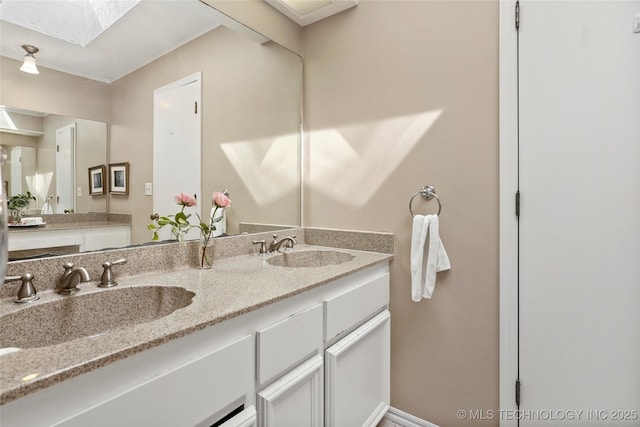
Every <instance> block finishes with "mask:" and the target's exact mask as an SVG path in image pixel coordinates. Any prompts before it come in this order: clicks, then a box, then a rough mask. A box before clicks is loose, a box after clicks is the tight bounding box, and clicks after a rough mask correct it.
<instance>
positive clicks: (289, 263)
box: [267, 250, 354, 268]
mask: <svg viewBox="0 0 640 427" xmlns="http://www.w3.org/2000/svg"><path fill="white" fill-rule="evenodd" d="M353 258H354V255H351V254H348V253H346V252H339V251H317V250H314V251H302V252H284V253H281V254H278V255H274V256H272V257H271V258H269V259H267V263H269V264H271V265H276V266H278V267H290V268H309V267H324V266H327V265H336V264H342V263H344V262H348V261H351V260H352V259H353Z"/></svg>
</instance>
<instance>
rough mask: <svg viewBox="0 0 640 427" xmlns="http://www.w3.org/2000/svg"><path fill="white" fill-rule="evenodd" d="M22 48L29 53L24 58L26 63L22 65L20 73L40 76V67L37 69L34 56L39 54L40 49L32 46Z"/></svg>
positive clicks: (27, 45)
mask: <svg viewBox="0 0 640 427" xmlns="http://www.w3.org/2000/svg"><path fill="white" fill-rule="evenodd" d="M22 48H23V49H24V50H26V51H27V54H26V55H25V56H24V62H23V63H22V67H20V71H24V72H25V73H29V74H40V72H39V71H38V67H36V58H35V56H33V54H34V53H37V52H38V51H39V50H40V49H38V48H37V47H35V46H31V45H30V44H23V45H22Z"/></svg>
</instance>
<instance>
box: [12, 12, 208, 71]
mask: <svg viewBox="0 0 640 427" xmlns="http://www.w3.org/2000/svg"><path fill="white" fill-rule="evenodd" d="M65 3H67V2H62V1H61V0H1V1H0V54H1V55H2V56H7V57H9V58H13V59H18V60H22V58H23V57H24V55H25V51H24V50H23V49H22V47H21V46H22V45H23V44H30V45H33V46H36V47H38V48H39V49H40V52H38V53H36V54H35V57H36V61H37V64H38V66H44V67H48V68H52V69H54V70H58V71H63V72H66V73H70V74H75V75H79V76H82V77H86V78H89V79H93V80H98V81H102V82H106V83H111V82H112V81H114V80H117V79H119V78H121V77H123V76H125V75H127V74H129V73H130V72H132V71H134V70H136V69H138V68H140V67H141V66H143V65H145V64H148V63H149V62H151V61H153V60H155V59H157V58H159V57H160V56H162V55H164V54H165V53H167V52H170V51H172V50H173V49H175V48H177V47H179V46H181V45H182V44H184V43H186V42H188V41H191V40H193V39H195V38H196V37H198V36H200V35H202V34H204V33H206V32H208V31H211V30H212V29H213V28H215V27H216V26H218V25H219V22H218V21H217V19H216V16H217V15H216V13H215V12H214V10H213V9H211V8H210V7H209V6H207V5H205V4H203V3H201V2H200V1H198V0H141V1H139V2H138V3H136V0H133V1H132V0H117V1H114V3H120V5H119V7H118V9H119V10H118V11H119V12H122V11H124V15H123V16H122V18H121V19H119V20H116V21H115V22H114V21H113V19H114V16H113V15H112V14H111V12H108V11H105V10H103V9H100V8H99V7H98V10H97V11H96V8H95V7H94V8H93V12H91V11H89V12H88V11H87V10H83V9H81V8H80V7H79V6H78V3H86V4H89V3H90V1H89V0H71V1H68V4H67V5H66V6H64V7H63V4H65ZM97 3H100V1H98V2H97ZM9 20H11V21H13V22H19V23H20V24H21V25H16V24H15V23H12V22H9ZM110 21H111V22H110ZM23 25H28V26H31V27H35V28H37V29H38V30H39V31H35V30H33V29H28V28H26V27H25V26H23ZM102 30H104V31H103V32H102V33H100V31H102ZM40 31H45V32H47V33H48V34H44V33H43V32H40ZM51 34H54V35H55V36H56V37H53V36H52V35H51ZM58 37H61V38H66V39H67V40H71V41H64V40H62V39H61V38H58ZM83 44H86V46H83Z"/></svg>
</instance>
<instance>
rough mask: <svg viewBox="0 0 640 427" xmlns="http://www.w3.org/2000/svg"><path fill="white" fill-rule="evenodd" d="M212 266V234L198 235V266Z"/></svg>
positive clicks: (208, 267) (205, 267)
mask: <svg viewBox="0 0 640 427" xmlns="http://www.w3.org/2000/svg"><path fill="white" fill-rule="evenodd" d="M212 266H213V236H212V235H211V234H209V235H207V236H200V240H199V241H198V268H201V269H205V270H206V269H210V268H211V267H212Z"/></svg>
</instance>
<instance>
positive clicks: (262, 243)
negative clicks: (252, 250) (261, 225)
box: [251, 240, 267, 255]
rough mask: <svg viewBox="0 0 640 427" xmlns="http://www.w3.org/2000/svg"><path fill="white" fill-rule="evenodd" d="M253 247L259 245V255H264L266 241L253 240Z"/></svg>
mask: <svg viewBox="0 0 640 427" xmlns="http://www.w3.org/2000/svg"><path fill="white" fill-rule="evenodd" d="M251 243H253V244H254V245H260V251H259V253H260V255H264V254H266V253H267V241H266V240H254V241H253V242H251Z"/></svg>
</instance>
